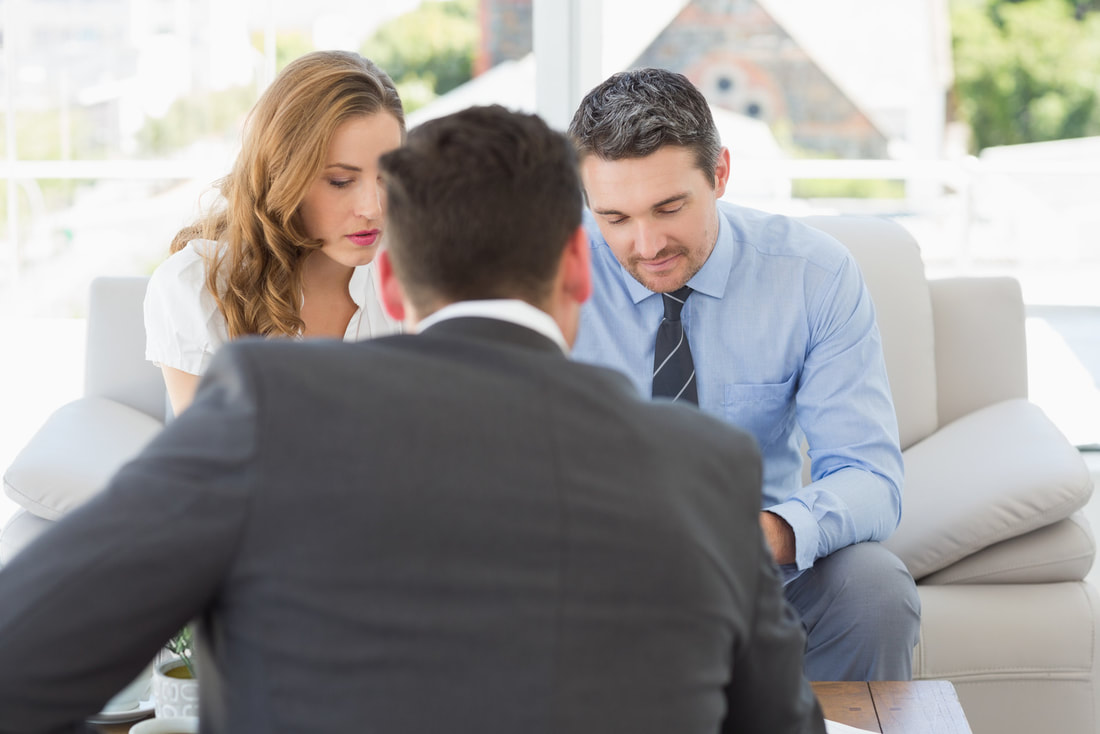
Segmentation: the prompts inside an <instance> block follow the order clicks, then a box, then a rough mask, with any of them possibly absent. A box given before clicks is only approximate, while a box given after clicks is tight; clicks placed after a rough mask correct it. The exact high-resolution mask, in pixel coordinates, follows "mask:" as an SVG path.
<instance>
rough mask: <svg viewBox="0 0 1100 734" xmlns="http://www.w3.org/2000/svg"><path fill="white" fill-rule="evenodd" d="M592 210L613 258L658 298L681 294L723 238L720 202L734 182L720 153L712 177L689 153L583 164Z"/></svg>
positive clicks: (671, 151) (673, 149) (591, 159)
mask: <svg viewBox="0 0 1100 734" xmlns="http://www.w3.org/2000/svg"><path fill="white" fill-rule="evenodd" d="M581 178H582V180H583V181H584V188H585V192H586V193H587V195H588V206H589V208H591V210H592V213H593V214H594V215H595V217H596V222H597V223H598V224H599V227H600V232H602V233H603V236H604V239H606V240H607V244H608V245H609V246H610V247H611V251H612V252H613V253H615V257H616V258H618V260H619V262H620V263H622V265H623V267H624V268H626V270H627V272H629V273H630V274H631V275H633V276H634V278H635V279H636V280H637V281H638V282H639V283H641V284H642V285H644V286H645V287H646V288H649V289H650V290H651V291H654V292H657V293H668V292H670V291H674V290H676V289H677V288H679V287H681V286H682V285H684V284H685V283H687V282H688V280H690V279H691V276H693V275H695V274H696V273H697V272H699V268H701V267H703V263H705V262H706V261H707V258H708V257H710V252H711V250H713V249H714V243H715V241H716V240H717V238H718V209H717V206H716V202H717V201H718V199H719V198H720V197H721V196H722V194H723V193H725V190H726V181H727V179H728V178H729V152H728V151H727V150H726V149H724V148H723V149H722V154H721V155H720V156H719V159H718V165H717V166H716V168H715V172H714V175H713V176H707V175H706V174H704V173H703V172H702V171H700V170H699V168H698V167H697V166H696V165H695V156H694V154H693V152H692V151H690V150H688V149H687V148H682V147H680V146H676V145H666V146H665V147H663V148H660V149H659V150H657V152H655V153H651V154H650V155H647V156H645V157H644V158H624V159H621V160H617V161H607V160H603V159H601V158H600V157H598V156H595V155H589V156H586V157H585V159H584V160H583V161H582V162H581Z"/></svg>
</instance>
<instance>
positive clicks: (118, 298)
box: [84, 276, 166, 421]
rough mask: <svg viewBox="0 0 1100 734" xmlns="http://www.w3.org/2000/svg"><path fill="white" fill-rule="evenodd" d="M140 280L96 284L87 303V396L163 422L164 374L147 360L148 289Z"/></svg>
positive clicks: (104, 279)
mask: <svg viewBox="0 0 1100 734" xmlns="http://www.w3.org/2000/svg"><path fill="white" fill-rule="evenodd" d="M148 283H149V279H148V278H146V277H141V276H130V277H100V278H96V279H95V280H93V281H92V284H91V287H90V289H89V290H90V295H89V303H88V339H87V355H86V357H85V362H84V394H85V395H94V396H97V397H103V398H110V399H111V400H115V401H117V402H119V403H122V404H124V405H128V406H130V407H131V408H134V409H136V410H140V411H142V412H143V413H146V414H148V415H150V416H152V417H154V418H156V419H158V420H161V421H163V420H164V412H165V411H164V408H165V402H166V397H165V396H166V391H165V387H164V378H163V377H162V376H161V373H160V370H159V369H157V367H155V366H154V365H153V364H152V363H150V362H147V361H145V314H144V303H145V287H146V286H147V285H148Z"/></svg>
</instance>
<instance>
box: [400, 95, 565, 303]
mask: <svg viewBox="0 0 1100 734" xmlns="http://www.w3.org/2000/svg"><path fill="white" fill-rule="evenodd" d="M380 164H381V169H382V176H383V180H384V182H385V187H386V193H387V197H388V203H387V215H386V216H387V233H386V243H387V244H386V247H387V249H388V250H389V253H390V258H391V260H392V262H393V268H394V273H395V274H396V276H397V278H398V279H399V280H400V282H401V284H402V286H403V287H404V291H405V295H406V297H407V298H408V299H409V301H410V302H411V303H412V305H413V306H414V307H415V308H416V310H417V312H418V313H420V314H421V315H425V314H428V313H431V312H432V311H434V310H436V309H437V308H439V307H440V306H442V305H445V304H447V303H452V302H456V301H464V300H478V299H489V298H520V299H522V300H525V301H527V302H529V303H532V304H534V305H540V304H541V303H542V302H543V301H544V300H545V299H546V298H547V297H548V296H549V295H550V291H551V287H552V285H553V281H554V278H555V276H556V274H557V269H558V264H559V263H560V261H561V257H562V253H563V251H564V250H565V245H566V243H567V241H568V240H569V238H570V236H571V235H572V234H573V233H574V232H575V231H576V229H577V227H578V226H579V225H580V222H581V210H582V202H583V199H582V195H581V186H580V180H579V177H578V173H577V155H576V151H575V150H574V148H573V145H572V143H571V142H570V141H569V138H568V137H566V136H565V135H562V134H561V133H558V132H555V131H554V130H551V129H550V128H549V127H548V126H547V125H546V123H544V122H543V121H542V120H541V119H539V118H538V117H537V116H535V115H526V114H520V113H515V112H510V111H508V110H506V109H504V108H503V107H500V106H496V105H494V106H490V107H472V108H470V109H467V110H463V111H462V112H457V113H455V114H452V115H448V116H446V117H442V118H438V119H435V120H431V121H428V122H425V123H423V124H422V125H419V126H418V127H416V128H415V129H413V130H412V131H411V132H410V133H409V136H408V141H407V143H406V144H405V146H404V147H402V148H399V149H397V150H395V151H393V152H391V153H388V154H386V155H385V156H383V157H382V159H381V161H380Z"/></svg>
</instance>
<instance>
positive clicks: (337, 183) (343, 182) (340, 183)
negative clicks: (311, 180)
mask: <svg viewBox="0 0 1100 734" xmlns="http://www.w3.org/2000/svg"><path fill="white" fill-rule="evenodd" d="M351 181H352V180H351V179H350V178H348V179H329V185H330V186H333V187H335V188H338V189H342V188H344V187H345V186H350V185H351Z"/></svg>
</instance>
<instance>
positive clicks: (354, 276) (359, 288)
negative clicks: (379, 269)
mask: <svg viewBox="0 0 1100 734" xmlns="http://www.w3.org/2000/svg"><path fill="white" fill-rule="evenodd" d="M373 277H374V263H373V262H369V263H367V264H366V265H359V266H357V267H354V268H352V270H351V280H350V281H348V295H349V296H351V300H353V301H355V305H356V306H358V307H359V308H363V294H364V293H368V292H373V291H374V289H373V288H367V287H366V280H367V278H373Z"/></svg>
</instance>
